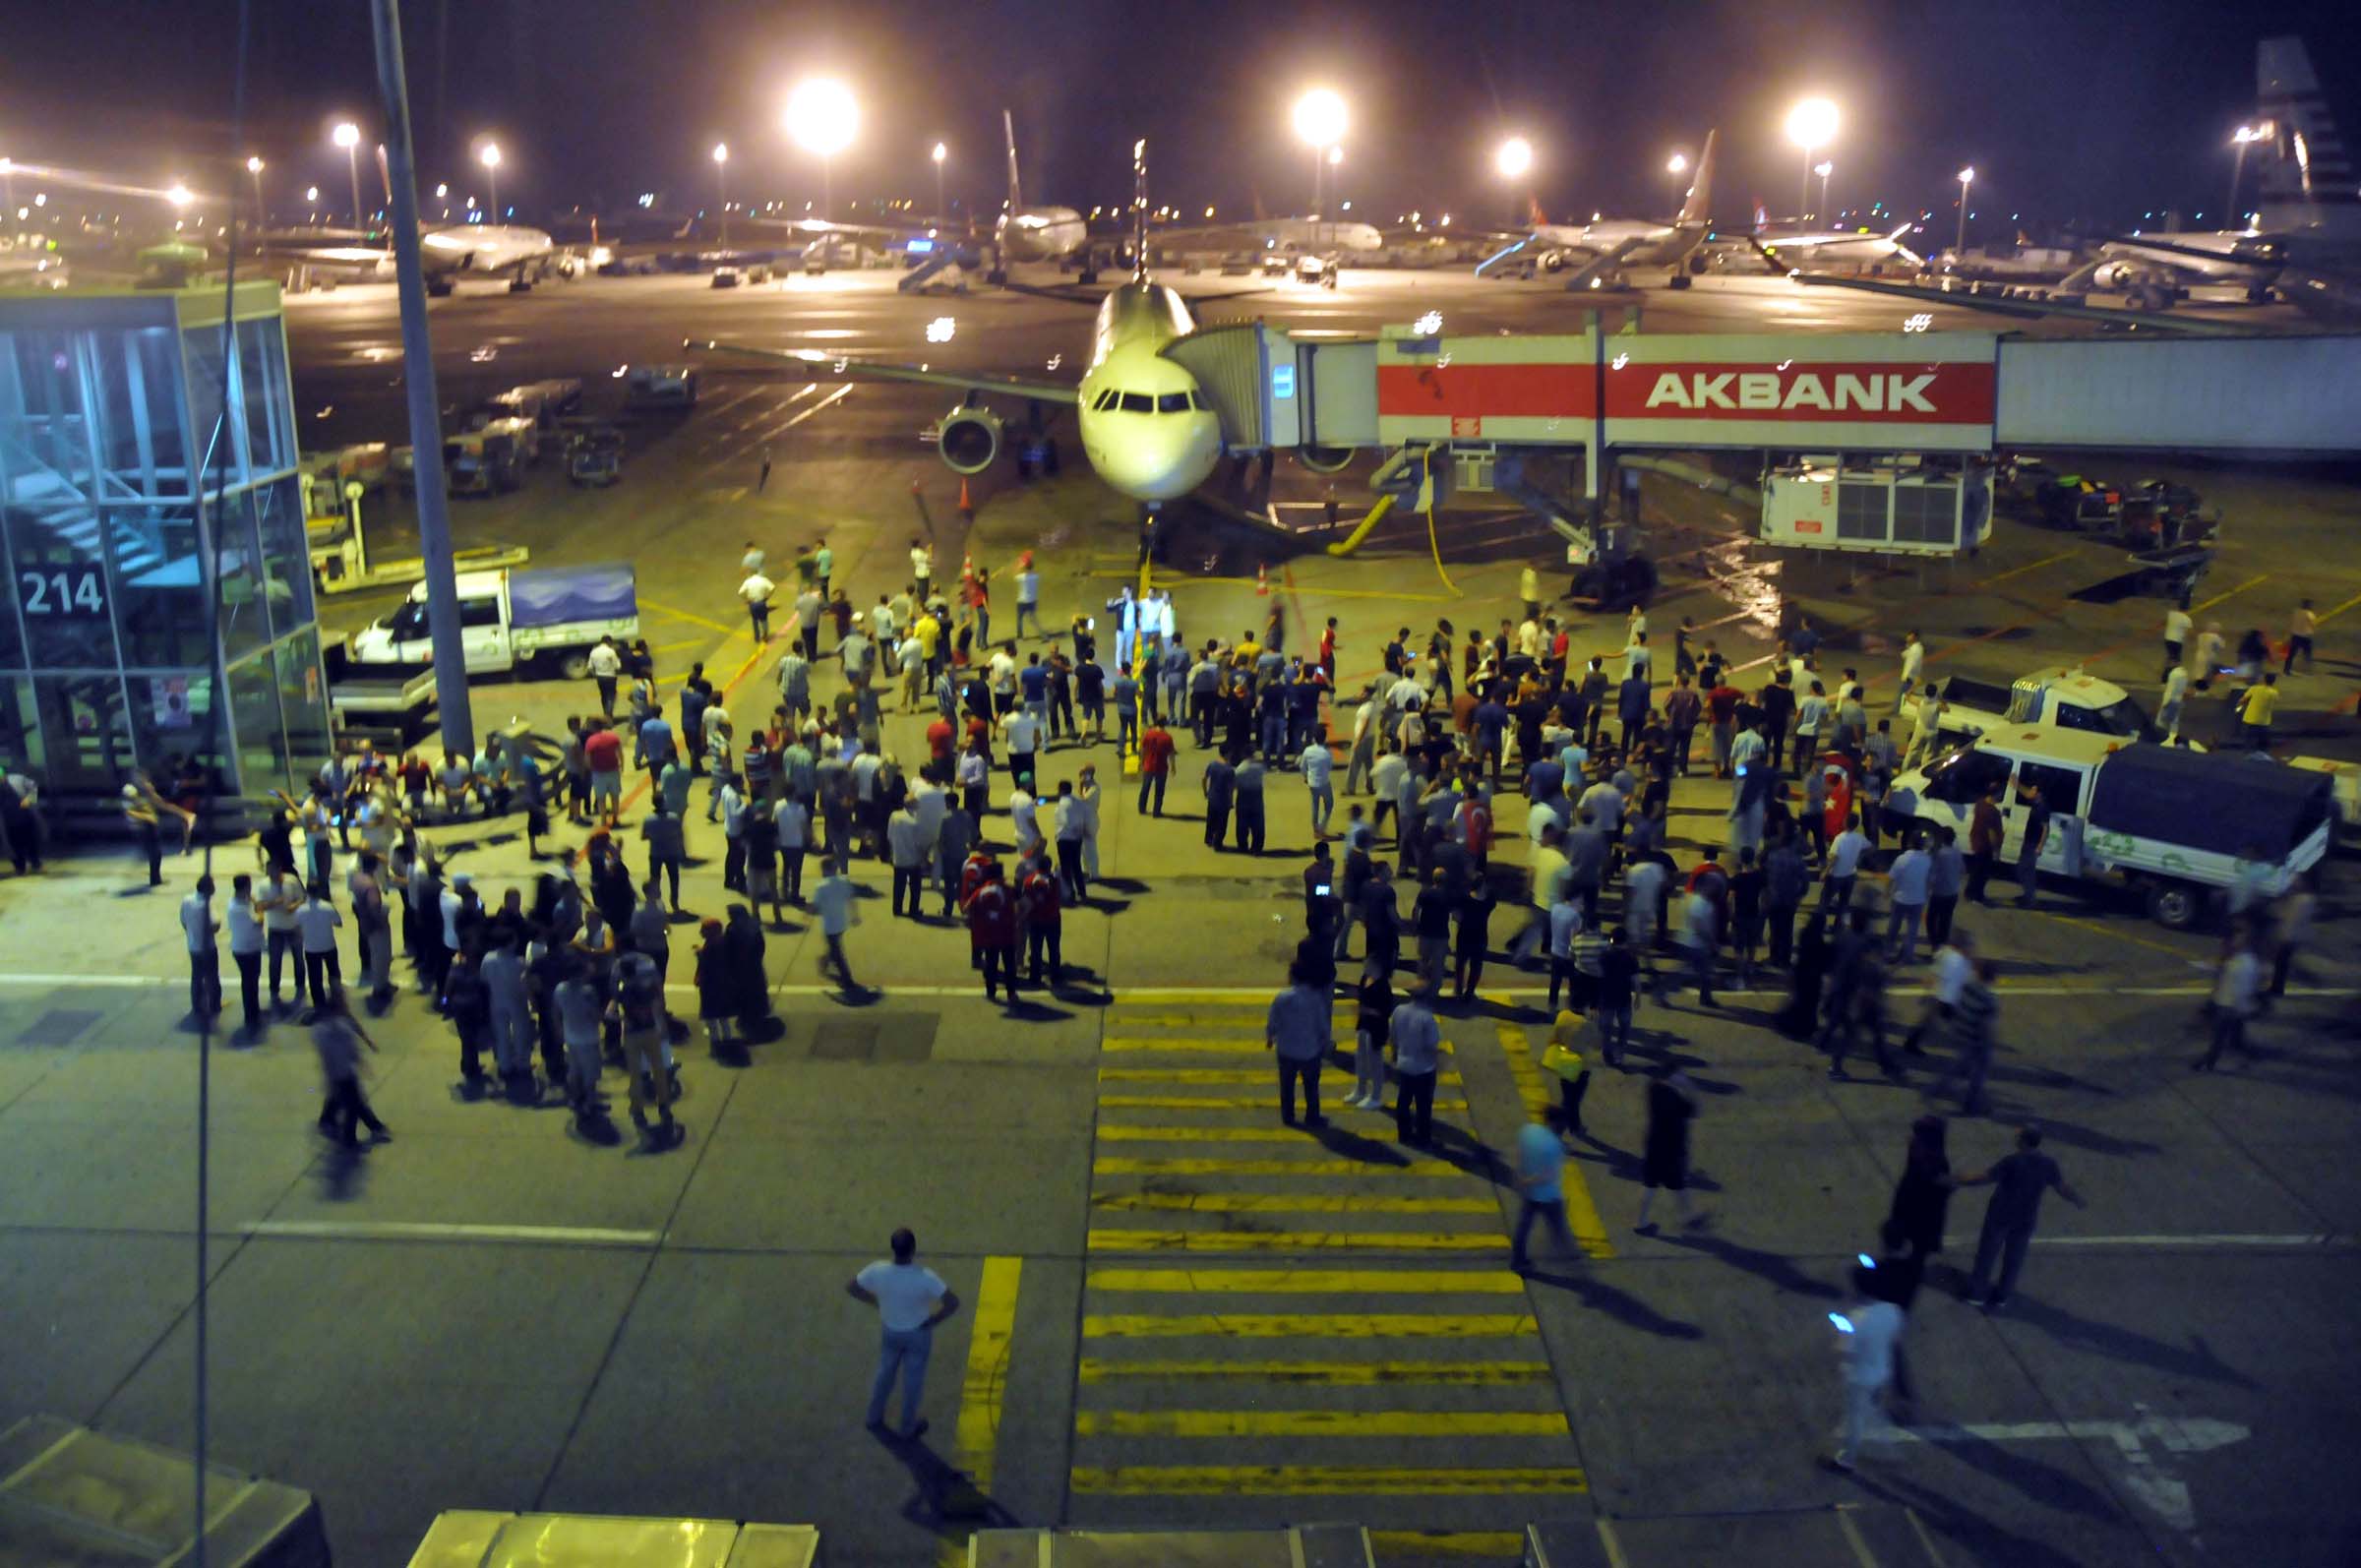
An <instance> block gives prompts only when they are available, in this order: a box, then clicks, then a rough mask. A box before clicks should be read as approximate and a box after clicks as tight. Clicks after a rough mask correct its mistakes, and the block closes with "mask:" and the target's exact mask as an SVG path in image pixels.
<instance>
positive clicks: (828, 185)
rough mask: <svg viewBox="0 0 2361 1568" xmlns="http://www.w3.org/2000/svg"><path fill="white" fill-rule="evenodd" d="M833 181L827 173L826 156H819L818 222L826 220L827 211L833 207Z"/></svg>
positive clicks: (824, 154) (823, 153)
mask: <svg viewBox="0 0 2361 1568" xmlns="http://www.w3.org/2000/svg"><path fill="white" fill-rule="evenodd" d="M834 186H835V180H834V179H833V178H832V177H831V176H830V174H829V171H828V155H827V154H826V153H825V152H822V153H821V154H820V155H819V220H820V221H821V222H823V223H824V222H826V221H827V220H828V210H829V209H830V208H831V207H833V206H834V205H835V194H836V193H835V190H834Z"/></svg>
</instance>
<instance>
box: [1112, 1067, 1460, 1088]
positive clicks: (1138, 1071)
mask: <svg viewBox="0 0 2361 1568" xmlns="http://www.w3.org/2000/svg"><path fill="white" fill-rule="evenodd" d="M1276 1078H1277V1074H1276V1073H1275V1072H1274V1071H1273V1070H1272V1069H1271V1068H1269V1067H1101V1068H1100V1069H1099V1082H1101V1083H1271V1082H1275V1081H1276ZM1434 1081H1435V1082H1436V1083H1445V1084H1449V1085H1451V1086H1452V1087H1453V1088H1455V1089H1456V1088H1459V1087H1460V1086H1461V1085H1460V1077H1459V1074H1458V1073H1456V1072H1444V1073H1437V1074H1436V1075H1435V1080H1434Z"/></svg>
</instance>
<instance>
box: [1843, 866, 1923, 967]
mask: <svg viewBox="0 0 2361 1568" xmlns="http://www.w3.org/2000/svg"><path fill="white" fill-rule="evenodd" d="M1840 836H1842V835H1840ZM1934 872H1935V860H1934V857H1933V856H1931V855H1929V854H1928V853H1927V852H1926V849H1925V847H1924V846H1923V845H1922V844H1921V843H1920V842H1919V836H1918V835H1917V834H1915V833H1913V834H1911V835H1910V836H1909V839H1908V841H1907V847H1906V848H1904V850H1903V852H1902V853H1901V854H1899V855H1897V856H1895V857H1894V864H1893V865H1891V866H1889V867H1887V868H1886V896H1887V898H1888V899H1889V900H1890V901H1891V902H1892V903H1893V906H1894V910H1893V913H1892V914H1891V915H1890V916H1889V917H1888V918H1887V921H1886V962H1888V963H1890V964H1914V963H1916V962H1917V961H1918V925H1919V922H1920V921H1922V920H1924V919H1925V918H1926V899H1927V893H1928V890H1929V887H1930V885H1931V883H1932V881H1933V877H1934Z"/></svg>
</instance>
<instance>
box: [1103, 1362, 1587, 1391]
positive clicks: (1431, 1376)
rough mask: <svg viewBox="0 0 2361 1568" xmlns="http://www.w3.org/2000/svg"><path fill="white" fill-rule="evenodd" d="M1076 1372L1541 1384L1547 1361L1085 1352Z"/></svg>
mask: <svg viewBox="0 0 2361 1568" xmlns="http://www.w3.org/2000/svg"><path fill="white" fill-rule="evenodd" d="M1080 1373H1081V1380H1082V1381H1083V1382H1085V1383H1114V1382H1122V1381H1126V1380H1130V1379H1139V1380H1142V1381H1146V1380H1152V1379H1159V1378H1169V1379H1173V1380H1175V1381H1184V1380H1186V1379H1190V1378H1199V1377H1208V1378H1240V1379H1243V1380H1247V1381H1251V1382H1257V1383H1299V1384H1305V1385H1311V1386H1316V1387H1320V1388H1379V1387H1386V1388H1390V1387H1393V1386H1396V1385H1398V1384H1412V1383H1423V1384H1433V1385H1438V1386H1442V1387H1448V1388H1496V1387H1500V1386H1503V1385H1506V1384H1511V1383H1545V1382H1547V1381H1548V1380H1549V1365H1548V1363H1547V1362H1545V1361H1116V1360H1106V1359H1103V1358H1101V1357H1095V1356H1085V1357H1082V1360H1081V1362H1080Z"/></svg>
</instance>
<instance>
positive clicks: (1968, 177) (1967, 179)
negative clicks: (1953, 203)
mask: <svg viewBox="0 0 2361 1568" xmlns="http://www.w3.org/2000/svg"><path fill="white" fill-rule="evenodd" d="M1974 180H1975V165H1974V164H1972V163H1970V164H1968V165H1967V167H1966V168H1964V169H1962V170H1960V232H1959V237H1958V238H1957V239H1955V240H1953V241H1952V245H1951V254H1952V255H1954V256H1966V255H1967V187H1968V186H1969V185H1970V184H1972V183H1974Z"/></svg>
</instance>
